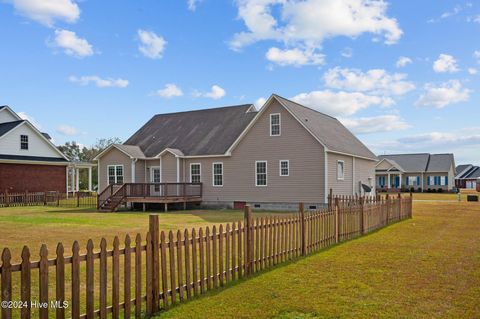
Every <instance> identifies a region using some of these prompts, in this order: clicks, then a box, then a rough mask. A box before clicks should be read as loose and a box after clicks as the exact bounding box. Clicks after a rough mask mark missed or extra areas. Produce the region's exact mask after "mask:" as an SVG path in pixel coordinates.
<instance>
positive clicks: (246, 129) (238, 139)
mask: <svg viewBox="0 0 480 319" xmlns="http://www.w3.org/2000/svg"><path fill="white" fill-rule="evenodd" d="M274 99H275V100H276V101H277V102H278V103H279V104H280V105H281V106H282V107H283V108H284V109H285V110H287V112H288V113H290V114H291V115H292V116H293V118H295V119H296V120H297V121H298V122H299V123H300V124H301V125H302V126H303V127H304V128H305V129H306V130H307V131H308V132H309V133H310V134H311V135H312V136H313V138H315V140H316V141H317V142H319V143H320V144H321V145H322V146H323V147H324V148H325V149H326V150H327V147H326V146H325V144H323V143H322V141H320V140H319V139H318V138H317V137H316V136H315V135H314V134H313V133H312V132H311V131H310V130H309V129H308V128H307V127H306V126H305V125H304V124H303V123H302V121H300V120H299V119H298V118H297V117H296V116H295V115H294V114H293V113H292V112H291V111H290V110H289V109H288V108H287V107H285V105H284V104H283V103H282V102H281V101H280V100H279V99H277V98H276V97H275V95H274V94H272V95H270V97H269V98H268V100H267V101H266V102H265V104H264V105H263V107H262V108H261V109H260V111H259V112H258V113H257V115H255V117H254V118H253V120H251V121H250V123H248V125H247V127H246V128H245V129H244V130H243V132H242V134H240V135H239V136H238V138H237V139H236V140H235V141H234V142H233V144H232V146H230V147H229V148H228V150H227V151H226V152H225V154H226V155H229V156H230V155H232V151H233V150H234V149H235V147H236V146H237V145H238V144H239V143H240V141H241V140H242V139H243V138H244V137H245V135H247V133H248V132H249V131H250V129H251V128H252V127H253V126H254V125H255V123H256V122H257V121H258V119H259V118H260V117H261V116H262V114H263V113H265V111H266V110H267V109H268V108H269V107H270V105H271V102H272V101H273V100H274Z"/></svg>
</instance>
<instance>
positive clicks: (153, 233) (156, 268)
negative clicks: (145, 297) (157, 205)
mask: <svg viewBox="0 0 480 319" xmlns="http://www.w3.org/2000/svg"><path fill="white" fill-rule="evenodd" d="M148 222H149V227H148V228H149V232H150V238H151V245H150V247H152V251H151V254H150V256H152V263H151V265H152V267H151V271H152V273H151V276H150V278H152V285H151V287H147V289H150V290H151V294H149V295H150V296H152V297H151V298H152V300H151V301H150V304H151V305H152V311H153V312H157V311H158V310H159V309H160V308H159V302H158V301H159V299H160V288H159V283H160V247H159V242H160V233H159V224H158V215H153V214H152V215H150V216H149V219H148Z"/></svg>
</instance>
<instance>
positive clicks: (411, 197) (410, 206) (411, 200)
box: [408, 192, 413, 218]
mask: <svg viewBox="0 0 480 319" xmlns="http://www.w3.org/2000/svg"><path fill="white" fill-rule="evenodd" d="M412 210H413V193H412V192H410V205H409V211H408V217H409V218H412Z"/></svg>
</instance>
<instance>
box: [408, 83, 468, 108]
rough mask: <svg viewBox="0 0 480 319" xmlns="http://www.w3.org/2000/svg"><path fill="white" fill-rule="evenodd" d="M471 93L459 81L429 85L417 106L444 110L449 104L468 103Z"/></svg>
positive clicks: (416, 103)
mask: <svg viewBox="0 0 480 319" xmlns="http://www.w3.org/2000/svg"><path fill="white" fill-rule="evenodd" d="M470 92H471V91H470V90H469V89H466V88H463V87H462V84H461V83H460V81H458V80H450V81H448V82H444V83H441V84H440V85H434V84H432V83H427V84H426V85H425V93H423V94H422V95H421V96H420V98H419V99H418V100H417V101H416V102H415V105H417V106H433V107H436V108H444V107H445V106H447V105H449V104H455V103H460V102H465V101H468V99H469V98H470Z"/></svg>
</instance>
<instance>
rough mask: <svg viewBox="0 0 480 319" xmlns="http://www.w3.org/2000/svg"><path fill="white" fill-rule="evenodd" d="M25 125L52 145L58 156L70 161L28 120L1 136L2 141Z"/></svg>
mask: <svg viewBox="0 0 480 319" xmlns="http://www.w3.org/2000/svg"><path fill="white" fill-rule="evenodd" d="M23 125H26V126H28V127H29V128H30V129H31V130H32V131H33V132H34V133H35V134H37V135H38V136H39V137H40V139H42V140H43V141H45V142H46V143H47V144H48V145H50V147H52V148H53V149H54V150H55V152H57V153H58V155H60V156H61V157H62V158H64V159H66V160H67V161H70V160H69V159H68V158H67V157H66V156H65V155H64V154H63V153H62V152H60V150H59V149H58V148H57V147H56V146H55V144H53V143H52V142H51V141H50V140H49V139H48V138H46V137H45V136H43V134H42V132H40V131H39V130H38V129H37V128H36V127H35V126H33V125H32V124H31V123H30V122H29V121H27V120H24V121H23V122H22V123H20V124H19V125H17V126H15V127H14V128H13V129H11V130H10V131H8V132H7V133H5V134H3V135H2V136H0V139H2V138H4V137H5V136H8V135H9V134H11V133H12V132H13V131H15V130H17V129H18V128H19V127H21V126H23Z"/></svg>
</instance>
